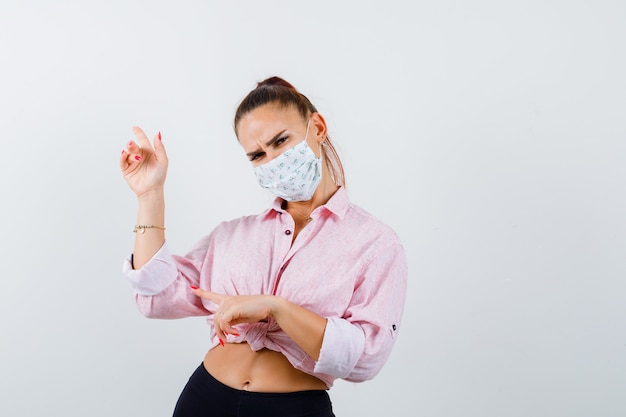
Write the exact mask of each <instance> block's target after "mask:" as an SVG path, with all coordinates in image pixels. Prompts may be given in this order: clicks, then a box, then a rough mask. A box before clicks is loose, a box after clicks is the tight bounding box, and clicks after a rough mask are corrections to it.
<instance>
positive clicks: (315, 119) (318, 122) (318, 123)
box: [311, 113, 326, 143]
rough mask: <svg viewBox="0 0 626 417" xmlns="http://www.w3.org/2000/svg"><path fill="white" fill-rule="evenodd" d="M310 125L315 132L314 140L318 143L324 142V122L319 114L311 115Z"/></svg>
mask: <svg viewBox="0 0 626 417" xmlns="http://www.w3.org/2000/svg"><path fill="white" fill-rule="evenodd" d="M311 124H312V125H313V129H314V132H315V140H317V142H318V143H322V142H324V141H325V140H326V120H324V117H323V116H322V115H321V114H319V113H313V114H312V115H311Z"/></svg>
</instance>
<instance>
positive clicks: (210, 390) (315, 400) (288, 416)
mask: <svg viewBox="0 0 626 417" xmlns="http://www.w3.org/2000/svg"><path fill="white" fill-rule="evenodd" d="M209 416H210V417H266V416H267V417H334V416H335V415H334V414H333V410H332V405H331V403H330V397H329V396H328V393H327V392H326V391H323V390H311V391H299V392H289V393H265V392H250V391H242V390H238V389H234V388H231V387H229V386H226V385H224V384H222V383H221V382H219V381H218V380H216V379H215V378H213V377H212V376H211V374H209V373H208V372H207V370H206V369H204V365H203V364H200V366H199V367H198V369H196V370H195V372H194V373H193V374H192V375H191V377H190V378H189V381H188V382H187V385H185V388H184V389H183V392H182V393H181V394H180V397H179V398H178V402H177V403H176V408H175V410H174V416H173V417H209Z"/></svg>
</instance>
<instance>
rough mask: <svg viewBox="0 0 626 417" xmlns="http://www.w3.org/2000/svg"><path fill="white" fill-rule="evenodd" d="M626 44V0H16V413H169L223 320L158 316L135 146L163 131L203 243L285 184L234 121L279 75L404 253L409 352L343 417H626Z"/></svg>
mask: <svg viewBox="0 0 626 417" xmlns="http://www.w3.org/2000/svg"><path fill="white" fill-rule="evenodd" d="M625 40H626V5H625V4H624V2H621V1H605V0H601V1H552V0H543V1H534V0H531V1H528V0H526V1H495V0H494V1H487V0H477V1H472V2H462V1H452V0H441V1H416V2H408V1H407V2H398V1H396V2H394V1H385V2H379V1H346V2H333V1H316V2H295V1H237V2H226V1H224V2H216V1H177V2H174V1H171V2H166V1H147V0H146V1H112V0H110V1H106V2H105V1H102V2H95V1H92V2H87V1H69V0H65V1H58V2H44V1H41V2H35V1H17V0H3V1H2V3H1V4H0V59H1V61H0V141H1V146H0V157H1V163H0V199H1V200H0V201H1V204H0V234H1V235H0V236H1V239H0V242H1V243H0V244H1V245H2V246H1V247H0V254H1V256H2V258H1V261H2V262H0V268H1V272H0V277H1V279H0V325H1V328H0V332H1V333H0V334H1V336H0V361H1V362H0V367H1V368H0V381H1V385H0V415H3V416H28V417H33V416H64V417H70V416H87V415H89V416H113V415H115V416H146V417H147V416H151V417H152V416H163V417H166V416H169V415H171V411H172V409H173V406H174V403H175V401H176V399H177V397H178V394H179V392H180V390H181V389H182V387H183V385H184V383H185V382H186V380H187V378H188V377H189V375H190V374H191V372H192V371H193V369H194V368H195V367H196V366H197V365H198V364H199V363H200V361H201V359H202V356H203V354H204V351H205V348H206V345H207V343H208V329H207V326H206V323H205V322H204V320H203V319H184V320H177V321H159V320H148V319H145V318H143V317H142V316H140V315H139V313H138V312H137V311H136V309H135V307H134V304H133V300H132V297H131V293H130V289H129V286H128V284H127V283H126V282H125V280H124V277H123V276H122V273H121V265H122V259H123V257H124V256H126V255H127V253H128V252H129V251H130V250H131V248H132V241H133V234H132V232H131V231H132V227H133V225H134V223H135V215H136V203H135V199H134V196H133V195H132V193H131V191H130V190H129V189H128V188H127V186H126V185H125V183H124V181H123V180H122V177H121V175H120V173H119V168H118V155H119V153H120V152H121V150H122V149H123V147H124V145H125V143H126V141H127V140H129V139H131V138H132V135H131V130H130V128H131V126H132V125H135V124H137V125H140V126H142V127H143V128H144V129H145V130H146V131H147V132H149V134H150V136H153V135H155V134H156V133H157V132H158V131H161V132H162V135H163V141H164V144H165V145H166V147H167V150H168V152H169V156H170V161H171V162H170V172H169V176H168V180H167V190H166V191H167V201H168V206H167V228H168V230H167V236H168V239H169V241H170V244H171V246H172V247H173V248H174V250H176V251H177V252H180V253H182V252H185V251H186V250H188V249H189V248H190V247H191V245H192V244H193V243H195V242H196V241H197V240H198V239H199V238H200V237H201V236H202V235H204V234H206V233H208V232H209V231H210V230H211V229H212V228H213V227H214V226H215V225H216V224H217V223H218V222H220V221H222V220H227V219H231V218H234V217H238V216H240V215H244V214H250V213H256V212H259V211H261V210H263V209H264V208H265V207H266V206H267V204H268V203H269V201H270V200H271V197H270V196H269V195H268V194H266V193H265V192H264V191H263V190H261V189H260V188H259V187H258V186H257V184H256V182H255V178H254V176H253V174H252V171H251V169H250V166H249V164H248V162H247V161H246V158H245V157H244V155H243V152H242V151H241V149H240V148H239V146H238V144H237V141H236V139H235V136H234V134H233V132H232V128H231V123H232V116H233V112H234V110H235V107H236V105H237V104H238V102H239V100H240V99H241V98H242V97H243V96H244V95H245V94H246V93H247V92H248V91H249V90H250V89H251V88H253V87H254V85H255V83H256V82H257V81H259V80H261V79H263V78H265V77H267V76H269V75H280V76H283V77H284V78H286V79H287V80H289V81H290V82H292V83H293V84H294V85H295V86H296V87H298V88H299V89H300V90H301V91H302V92H304V93H305V94H306V95H307V96H308V97H309V98H310V99H311V100H312V101H313V102H314V103H315V104H316V105H317V106H318V108H319V110H320V112H321V113H322V114H323V115H324V116H325V117H326V120H327V122H328V125H329V128H330V134H331V136H332V137H333V138H334V140H335V141H336V144H337V147H338V149H339V152H340V153H341V154H342V155H343V158H344V163H345V167H346V170H347V179H348V190H349V194H350V196H351V198H352V200H353V201H354V202H355V203H357V204H359V205H361V206H362V207H364V208H365V209H367V210H368V211H370V212H371V213H373V214H375V215H376V216H378V217H379V218H380V219H382V220H383V221H385V222H386V223H388V224H389V225H391V226H392V227H393V228H394V229H395V230H397V232H398V233H399V234H400V236H401V238H402V240H403V242H404V244H405V247H406V252H407V256H408V261H409V268H410V277H409V280H410V281H409V290H408V295H407V304H406V312H405V317H404V322H403V325H402V328H401V333H400V335H399V338H398V342H397V344H396V347H395V350H394V352H393V354H392V356H391V358H390V360H389V362H388V364H387V366H386V367H385V368H384V370H383V371H382V372H381V373H380V374H379V376H378V377H377V378H375V379H374V380H373V381H369V382H366V383H362V384H351V383H345V382H341V381H338V382H337V384H336V386H335V387H334V388H333V389H332V390H331V397H332V399H333V401H334V405H335V411H336V414H337V415H338V416H380V415H389V414H393V415H407V416H428V417H456V416H476V417H479V416H480V417H486V416H493V417H496V416H497V417H501V416H514V417H517V416H519V417H526V416H534V417H542V416H545V417H553V416H568V417H570V416H581V417H583V416H585V417H586V416H606V417H612V416H621V415H625V414H626V400H625V397H624V393H625V392H626V324H625V323H626V320H625V319H626V303H625V302H624V298H625V296H626V283H625V282H624V276H625V272H626V263H625V260H626V256H625V251H626V244H625V241H624V236H625V234H626V221H625V216H624V214H625V213H626V198H625V194H624V193H625V190H626V167H625V164H624V157H625V156H626V140H625V137H626V118H625V116H626V81H625V74H626V58H625V54H624V41H625ZM399 410H402V411H399Z"/></svg>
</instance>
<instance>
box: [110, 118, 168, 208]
mask: <svg viewBox="0 0 626 417" xmlns="http://www.w3.org/2000/svg"><path fill="white" fill-rule="evenodd" d="M133 133H134V134H135V137H136V138H137V141H138V142H139V144H137V143H135V141H132V140H131V141H130V142H128V144H127V146H126V149H125V150H123V151H122V155H121V156H120V168H121V170H122V175H123V176H124V179H125V180H126V182H127V183H128V186H129V187H130V188H131V189H132V190H133V192H134V193H135V194H136V195H137V197H142V196H144V195H146V194H149V193H151V192H153V191H162V190H163V184H165V177H166V175H167V164H168V160H167V154H166V153H165V147H164V146H163V143H162V142H161V133H158V134H157V135H156V136H155V138H154V146H153V145H151V144H150V140H148V137H147V136H146V134H145V133H144V131H143V130H141V128H139V127H136V126H135V127H133Z"/></svg>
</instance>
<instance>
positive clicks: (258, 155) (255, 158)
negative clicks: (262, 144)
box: [250, 152, 265, 162]
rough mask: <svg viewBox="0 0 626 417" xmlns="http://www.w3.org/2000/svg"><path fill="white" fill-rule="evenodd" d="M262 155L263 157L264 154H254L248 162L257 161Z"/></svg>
mask: <svg viewBox="0 0 626 417" xmlns="http://www.w3.org/2000/svg"><path fill="white" fill-rule="evenodd" d="M264 155H265V152H259V153H255V154H254V155H252V156H251V157H250V162H254V161H256V160H257V159H259V158H262V157H263V156H264Z"/></svg>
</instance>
